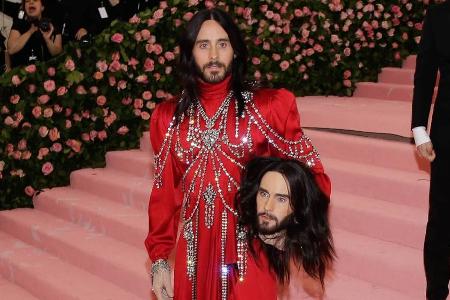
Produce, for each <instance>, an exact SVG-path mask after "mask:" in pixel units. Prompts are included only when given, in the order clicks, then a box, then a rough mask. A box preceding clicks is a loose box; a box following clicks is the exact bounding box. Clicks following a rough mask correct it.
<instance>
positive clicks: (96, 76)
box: [93, 71, 103, 80]
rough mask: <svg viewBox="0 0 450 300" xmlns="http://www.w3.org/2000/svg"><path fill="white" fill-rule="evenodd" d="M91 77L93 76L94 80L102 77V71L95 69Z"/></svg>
mask: <svg viewBox="0 0 450 300" xmlns="http://www.w3.org/2000/svg"><path fill="white" fill-rule="evenodd" d="M93 77H94V79H95V80H100V79H102V78H103V73H102V72H98V71H97V72H95V73H94V75H93Z"/></svg>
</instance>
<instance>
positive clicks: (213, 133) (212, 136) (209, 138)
mask: <svg viewBox="0 0 450 300" xmlns="http://www.w3.org/2000/svg"><path fill="white" fill-rule="evenodd" d="M218 138H219V130H217V129H207V130H205V131H204V132H203V134H202V140H203V144H204V145H205V146H206V148H207V149H208V150H211V149H212V148H213V146H214V145H215V144H216V141H217V139H218Z"/></svg>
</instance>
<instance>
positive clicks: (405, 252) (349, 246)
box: [333, 228, 425, 298]
mask: <svg viewBox="0 0 450 300" xmlns="http://www.w3.org/2000/svg"><path fill="white" fill-rule="evenodd" d="M333 236H334V239H335V246H336V250H337V256H338V260H337V263H336V266H335V270H336V272H338V273H343V274H346V275H349V276H352V277H356V278H359V279H361V280H365V281H368V282H370V283H373V284H375V285H380V286H383V287H387V288H389V289H392V290H394V291H397V292H400V293H403V294H405V295H409V296H411V297H415V298H418V297H421V296H422V297H423V295H425V274H424V270H423V263H422V251H420V250H418V249H413V248H410V247H405V246H401V245H398V244H395V243H391V242H385V241H381V240H378V239H373V238H370V237H366V236H363V235H358V234H355V233H350V232H348V231H345V230H341V229H337V228H334V229H333Z"/></svg>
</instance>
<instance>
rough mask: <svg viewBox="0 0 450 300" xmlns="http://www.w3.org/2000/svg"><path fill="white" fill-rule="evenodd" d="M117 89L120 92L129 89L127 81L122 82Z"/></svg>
mask: <svg viewBox="0 0 450 300" xmlns="http://www.w3.org/2000/svg"><path fill="white" fill-rule="evenodd" d="M117 87H118V88H119V89H120V90H124V89H126V88H127V82H126V81H125V80H120V81H119V83H118V84H117Z"/></svg>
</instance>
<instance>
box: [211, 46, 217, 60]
mask: <svg viewBox="0 0 450 300" xmlns="http://www.w3.org/2000/svg"><path fill="white" fill-rule="evenodd" d="M217 53H218V52H217V49H216V47H211V48H210V50H209V58H210V59H211V60H216V59H217Z"/></svg>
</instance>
